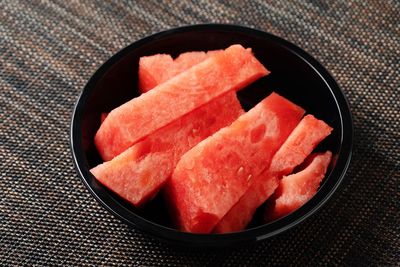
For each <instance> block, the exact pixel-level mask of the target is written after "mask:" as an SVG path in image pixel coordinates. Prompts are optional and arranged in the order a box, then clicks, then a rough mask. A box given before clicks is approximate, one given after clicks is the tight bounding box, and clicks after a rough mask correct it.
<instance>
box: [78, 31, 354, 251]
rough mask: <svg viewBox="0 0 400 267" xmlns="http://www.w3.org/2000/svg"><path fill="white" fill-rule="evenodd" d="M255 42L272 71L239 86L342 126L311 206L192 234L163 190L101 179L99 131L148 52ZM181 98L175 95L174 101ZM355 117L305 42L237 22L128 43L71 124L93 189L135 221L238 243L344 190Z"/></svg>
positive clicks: (88, 91) (171, 236) (287, 224)
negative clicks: (224, 230) (116, 186)
mask: <svg viewBox="0 0 400 267" xmlns="http://www.w3.org/2000/svg"><path fill="white" fill-rule="evenodd" d="M236 43H239V44H242V45H243V46H244V47H251V48H252V49H253V52H254V54H255V56H256V57H257V58H258V59H259V60H260V61H261V62H262V63H263V64H264V65H265V66H266V67H267V68H268V69H269V70H270V71H271V74H270V75H269V76H267V77H265V78H262V79H260V80H259V81H257V82H256V83H254V84H253V85H250V86H249V87H247V88H245V89H244V90H242V91H240V92H239V93H238V97H239V99H240V101H241V103H242V105H243V107H244V108H245V109H250V108H251V107H253V106H254V105H255V104H256V103H258V102H259V101H260V100H262V99H263V98H264V97H266V96H267V95H268V94H270V92H272V91H276V92H277V93H279V94H281V95H283V96H284V97H286V98H288V99H289V100H291V101H293V102H295V103H296V104H298V105H300V106H302V107H303V108H305V109H306V111H307V112H308V113H311V114H313V115H315V116H316V117H317V118H319V119H322V120H324V121H325V122H327V123H328V124H329V125H331V126H332V127H334V131H333V133H332V134H331V135H330V136H329V137H328V138H327V139H326V140H325V141H324V142H323V143H321V144H320V145H319V146H318V148H317V149H318V150H321V151H324V150H327V149H329V150H331V151H332V152H333V153H334V155H335V157H334V159H335V160H334V161H333V164H332V168H331V170H330V172H329V173H328V175H327V177H326V178H325V179H324V181H323V184H322V185H321V187H320V189H319V191H318V192H317V194H316V195H315V196H314V197H313V198H312V199H311V200H310V201H309V202H307V203H306V204H305V205H304V206H302V207H301V208H300V209H298V210H296V211H295V212H293V213H291V214H290V215H288V216H286V217H284V218H281V219H280V220H277V221H274V222H271V223H269V224H263V222H262V220H260V219H259V216H258V215H256V216H255V219H253V221H252V222H251V224H250V226H249V228H248V229H246V230H244V231H241V232H236V233H229V234H191V233H184V232H180V231H178V230H175V229H173V228H172V226H171V222H170V220H169V219H168V218H169V217H168V214H167V212H166V207H165V206H164V203H163V201H162V199H161V197H156V198H155V199H154V200H153V201H152V202H151V203H149V204H148V205H146V206H145V207H144V208H142V209H136V208H135V207H134V206H132V205H130V204H129V203H127V202H126V201H124V200H122V199H121V198H119V197H118V196H117V195H115V194H114V193H112V192H111V191H110V190H108V189H107V188H106V187H104V186H103V185H101V184H100V183H99V182H97V180H96V179H95V177H94V176H93V175H92V174H91V173H90V172H89V169H90V168H92V167H94V166H96V165H97V164H98V163H100V162H101V161H100V157H99V155H98V154H97V152H96V149H95V147H94V144H93V137H94V134H95V132H96V130H97V129H98V128H99V124H100V113H101V112H105V111H106V112H107V111H110V110H112V109H113V108H115V107H117V106H119V105H121V104H122V103H124V102H126V101H128V100H130V99H132V98H133V97H136V96H138V95H139V92H138V89H137V86H136V85H137V79H138V77H137V73H138V60H139V58H140V57H141V56H145V55H152V54H156V53H168V54H172V55H173V56H177V55H178V54H180V53H182V52H186V51H196V50H201V51H206V50H214V49H224V48H226V47H228V46H229V45H232V44H236ZM171 105H173V103H171ZM352 138H353V125H352V119H351V114H350V110H349V106H348V103H347V101H346V98H345V96H344V95H343V92H342V91H341V89H340V88H339V86H338V85H337V83H336V82H335V80H334V79H333V78H332V76H331V75H330V74H329V73H328V71H327V70H326V69H325V68H324V67H323V66H322V65H321V64H320V63H318V62H317V61H316V60H315V59H314V58H312V57H311V56H310V55H309V54H307V53H306V52H304V51H303V50H302V49H300V48H298V47H297V46H295V45H293V44H291V43H289V42H288V41H285V40H283V39H281V38H278V37H276V36H274V35H271V34H269V33H265V32H262V31H258V30H254V29H250V28H245V27H240V26H234V25H196V26H187V27H182V28H177V29H172V30H168V31H165V32H161V33H157V34H154V35H151V36H149V37H146V38H144V39H141V40H139V41H137V42H135V43H133V44H131V45H130V46H128V47H126V48H124V49H123V50H121V51H120V52H118V53H117V54H115V55H114V56H113V57H111V58H110V59H109V60H108V61H107V62H106V63H104V64H103V65H102V66H101V67H100V68H99V69H98V70H97V71H96V73H95V74H94V75H93V77H92V78H91V79H90V81H89V82H88V83H87V85H86V86H85V88H84V90H83V92H82V94H81V96H80V97H79V100H78V102H77V104H76V106H75V110H74V114H73V118H72V126H71V148H72V154H73V157H74V162H75V165H76V168H77V170H78V172H79V174H80V177H81V179H82V181H83V183H84V184H85V185H86V187H87V188H88V189H89V191H90V192H91V194H92V195H93V196H94V197H95V198H96V200H97V201H98V202H100V204H101V205H102V206H104V207H105V208H106V209H107V210H108V211H110V212H111V213H112V214H114V215H115V216H117V217H118V218H120V219H121V220H122V221H124V222H125V223H127V224H128V225H130V226H134V227H136V228H139V229H141V230H143V231H145V232H147V233H150V234H152V235H153V236H156V237H158V238H160V239H162V240H167V241H169V242H171V243H177V244H183V245H194V246H230V245H237V244H243V243H247V242H252V241H259V240H262V239H265V238H268V237H270V236H273V235H276V234H278V233H280V232H282V231H284V230H287V229H289V228H291V227H293V226H294V225H296V224H298V223H299V222H301V221H303V220H304V219H305V218H307V217H308V216H310V215H311V214H313V213H314V212H316V210H317V209H318V208H320V207H321V206H322V204H324V203H325V202H326V201H327V200H328V199H329V198H330V197H331V195H332V193H333V192H334V191H335V190H336V188H337V187H338V185H339V183H340V182H341V180H342V178H343V176H344V174H345V172H346V170H347V167H348V165H349V162H350V157H351V150H352Z"/></svg>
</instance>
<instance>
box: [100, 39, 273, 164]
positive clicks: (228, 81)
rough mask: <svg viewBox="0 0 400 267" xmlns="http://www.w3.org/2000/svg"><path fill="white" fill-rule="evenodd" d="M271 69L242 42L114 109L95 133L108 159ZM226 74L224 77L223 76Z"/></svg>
mask: <svg viewBox="0 0 400 267" xmlns="http://www.w3.org/2000/svg"><path fill="white" fill-rule="evenodd" d="M267 74H268V70H267V69H265V68H264V66H263V65H262V64H261V63H260V62H259V61H258V60H257V59H256V58H255V57H254V56H253V54H252V53H251V51H250V50H246V49H245V48H243V47H242V46H241V45H232V46H230V47H229V48H227V49H226V50H224V52H221V53H220V54H218V55H215V56H212V57H210V58H208V59H207V60H205V61H203V62H201V63H199V64H197V65H195V66H193V67H192V68H190V69H188V70H187V71H185V72H183V73H181V74H179V75H177V76H175V77H174V78H172V79H170V80H168V81H167V82H165V83H162V84H160V85H158V86H157V87H156V88H157V90H151V91H149V92H147V93H145V94H142V95H141V96H139V97H137V98H134V99H132V100H130V101H128V102H127V103H125V104H123V105H121V106H120V107H118V108H116V109H114V110H112V111H111V112H110V113H109V115H108V116H107V119H106V120H105V121H104V123H103V124H101V126H100V128H99V130H98V131H97V133H96V136H95V144H96V147H97V150H98V151H99V153H100V155H101V156H102V158H103V159H104V160H105V161H107V160H110V159H112V158H113V157H115V156H116V155H118V154H120V153H122V152H123V151H124V150H126V149H127V148H129V147H130V146H132V145H133V144H135V143H136V142H138V141H139V140H141V139H143V138H145V137H146V136H147V135H149V134H151V133H152V132H154V131H155V130H157V129H159V128H161V127H163V126H165V125H167V124H169V123H171V122H173V121H174V120H176V119H178V118H180V117H182V116H183V115H185V114H187V113H189V112H190V111H192V110H194V109H196V108H198V107H200V106H202V105H204V104H205V103H207V102H209V101H210V100H212V99H214V98H215V97H217V96H220V95H222V94H224V93H226V92H229V91H236V90H239V89H241V88H243V87H245V86H246V85H248V84H250V83H252V82H253V81H255V80H257V79H258V78H260V77H262V76H265V75H267ZM221 77H223V79H221Z"/></svg>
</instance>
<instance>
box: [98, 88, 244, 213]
mask: <svg viewBox="0 0 400 267" xmlns="http://www.w3.org/2000/svg"><path fill="white" fill-rule="evenodd" d="M243 112H244V111H243V110H242V108H241V106H240V103H239V101H238V100H237V98H236V93H235V92H228V93H227V94H225V95H222V96H220V97H217V98H216V99H214V100H212V101H211V102H209V103H207V104H206V105H204V106H202V107H200V108H199V109H196V110H194V111H193V112H191V113H189V114H187V115H184V116H183V117H181V118H180V119H178V120H176V121H174V122H173V123H171V124H169V125H167V126H165V127H163V128H161V129H158V130H157V131H155V132H154V133H152V134H150V135H148V136H147V137H146V138H144V139H143V140H142V141H140V142H138V143H136V144H135V145H133V146H132V147H130V148H129V149H127V150H126V151H124V152H123V153H121V154H120V155H118V156H116V157H115V158H113V159H112V160H110V161H108V162H105V163H103V164H100V165H98V166H97V167H95V168H93V169H92V170H91V172H92V174H93V175H94V176H95V177H96V178H97V179H98V180H99V181H100V182H101V183H102V184H104V185H105V186H106V187H108V188H109V189H111V190H112V191H114V192H115V193H117V194H118V195H120V196H121V197H122V198H124V199H126V200H127V201H129V202H131V203H132V204H133V205H135V206H139V205H142V204H144V203H145V202H146V201H147V200H149V199H151V197H152V196H154V194H155V193H157V192H158V190H159V189H160V187H161V186H162V185H163V184H164V183H165V181H166V180H167V179H168V178H169V177H170V176H171V173H172V171H173V169H174V167H175V165H176V164H177V162H178V160H179V159H180V157H181V156H182V155H183V154H184V153H185V152H186V151H188V150H189V149H190V148H191V147H193V146H195V145H196V144H197V143H199V142H200V141H201V140H203V139H204V138H207V137H208V136H210V135H211V134H213V133H214V132H216V131H218V130H219V129H220V128H222V127H224V126H227V125H229V124H230V123H232V122H233V121H234V120H235V119H237V118H238V117H239V116H240V115H241V114H242V113H243Z"/></svg>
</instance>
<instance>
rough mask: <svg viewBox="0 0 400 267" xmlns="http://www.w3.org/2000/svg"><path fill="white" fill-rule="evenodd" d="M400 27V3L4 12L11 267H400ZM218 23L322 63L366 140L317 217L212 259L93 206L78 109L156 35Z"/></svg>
mask: <svg viewBox="0 0 400 267" xmlns="http://www.w3.org/2000/svg"><path fill="white" fill-rule="evenodd" d="M243 2H245V1H243ZM246 2H250V1H246ZM327 2H330V4H327ZM399 14H400V4H399V2H398V1H395V0H393V1H378V0H377V1H361V0H360V1H358V2H356V1H351V2H349V1H319V0H313V1H300V0H299V1H286V0H281V1H269V3H266V2H264V1H252V2H251V3H247V4H244V3H242V2H241V3H239V2H237V3H234V2H232V1H201V2H200V1H199V3H197V1H189V0H188V1H168V2H165V3H161V2H160V1H139V2H138V3H133V2H132V1H118V2H114V1H113V2H112V3H111V1H98V2H93V1H62V0H59V1H23V0H18V1H17V0H16V1H0V21H1V23H0V58H1V60H0V64H1V65H0V264H1V265H4V266H8V265H23V264H25V265H34V264H36V265H39V266H42V265H51V266H54V265H69V266H71V265H72V266H76V265H86V264H87V265H107V266H108V265H133V266H209V265H212V266H220V265H221V266H235V265H242V266H264V265H319V264H321V265H352V266H360V265H366V266H367V265H385V266H388V265H399V264H400V249H399V248H400V229H399V225H400V216H399V213H400V212H399V211H400V207H399V202H400V201H399V200H400V199H399V196H400V188H399V182H400V179H399V178H400V175H399V173H400V170H399V165H400V152H399V151H400V147H399V144H400V129H399V126H400V123H399V121H400V114H399V112H400V106H399V102H400V93H399V91H400V88H399V87H400V73H399V69H400V64H399V59H400V43H399V40H400V39H399V38H400V25H399V24H400V23H399V20H400V19H399ZM208 22H220V23H236V24H242V25H246V26H250V27H255V28H259V29H261V30H264V31H268V32H271V33H273V34H276V35H278V36H280V37H283V38H285V39H287V40H289V41H291V42H293V43H295V44H297V45H299V46H300V47H302V48H304V49H305V50H306V51H308V52H310V53H311V54H312V55H314V56H315V57H316V58H317V59H318V60H320V61H321V62H322V64H323V65H325V66H326V67H327V68H328V69H329V70H330V71H331V72H332V74H333V75H334V76H335V77H336V79H337V81H338V83H339V84H340V85H341V86H342V88H343V89H344V91H345V93H346V95H347V96H348V99H349V101H350V105H351V109H352V111H353V115H354V123H355V139H356V142H355V146H354V156H353V161H352V164H351V167H350V169H349V172H348V175H347V176H346V178H345V180H344V182H343V184H342V186H341V187H340V188H339V189H338V191H337V192H336V193H335V195H334V197H333V198H332V199H331V200H330V201H329V202H328V203H327V204H326V205H325V206H324V207H323V208H322V209H321V210H320V211H319V212H318V213H317V214H315V215H314V216H312V217H311V218H309V219H308V220H306V221H305V222H304V223H302V224H300V225H298V226H297V227H295V228H293V229H291V230H289V231H287V232H285V233H283V234H281V235H279V236H276V237H274V238H271V239H269V240H266V241H265V242H261V243H259V244H256V245H251V246H248V247H242V248H234V249H221V250H213V251H207V250H201V249H189V248H188V249H183V248H176V247H170V246H168V245H166V244H164V243H161V242H159V241H157V240H154V239H152V238H151V237H149V236H148V235H146V234H144V233H142V232H140V231H137V230H131V229H129V228H128V227H127V226H126V225H125V224H123V223H121V222H120V221H119V220H117V219H116V218H114V217H113V216H112V215H110V214H109V213H108V212H107V211H105V210H104V209H103V208H102V207H100V205H99V204H98V203H97V202H96V201H95V200H94V199H93V198H92V197H91V195H90V194H89V192H88V191H87V189H86V188H85V187H84V186H83V184H82V183H81V181H80V179H79V178H78V175H77V173H76V171H75V169H74V167H73V163H72V159H71V154H70V149H69V123H70V117H71V112H72V109H73V106H74V103H75V101H76V99H77V97H78V95H79V93H80V91H81V90H82V88H83V86H84V84H85V83H86V81H87V80H88V79H89V78H90V76H91V75H92V74H93V72H94V71H95V70H96V68H97V67H98V66H99V65H100V64H102V63H103V62H104V61H105V60H107V59H108V58H109V57H110V56H111V55H113V54H114V53H116V52H117V51H118V50H120V49H121V48H123V47H125V46H127V45H128V44H130V43H132V42H133V41H135V40H138V39H139V38H142V37H144V36H146V35H149V34H151V33H155V32H158V31H160V30H165V29H169V28H172V27H175V26H181V25H188V24H195V23H208Z"/></svg>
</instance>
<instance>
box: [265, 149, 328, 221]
mask: <svg viewBox="0 0 400 267" xmlns="http://www.w3.org/2000/svg"><path fill="white" fill-rule="evenodd" d="M331 158H332V153H331V152H330V151H327V152H325V153H323V154H312V155H311V157H310V160H309V162H310V163H309V165H308V166H306V167H305V169H304V170H302V171H300V172H298V173H295V174H291V175H289V176H285V177H283V178H282V180H281V182H280V184H279V186H278V188H277V189H276V191H275V193H274V195H273V196H272V198H271V199H270V200H268V202H269V203H268V205H267V209H266V211H265V220H266V221H272V220H276V219H279V218H281V217H283V216H286V215H288V214H289V213H291V212H293V211H295V210H297V209H298V208H300V207H301V206H303V205H304V204H305V203H306V202H307V201H309V200H310V199H311V198H312V197H313V196H314V195H315V194H316V193H317V191H318V187H319V185H320V183H321V181H322V179H323V178H324V176H325V173H326V170H327V169H328V166H329V163H330V161H331Z"/></svg>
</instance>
